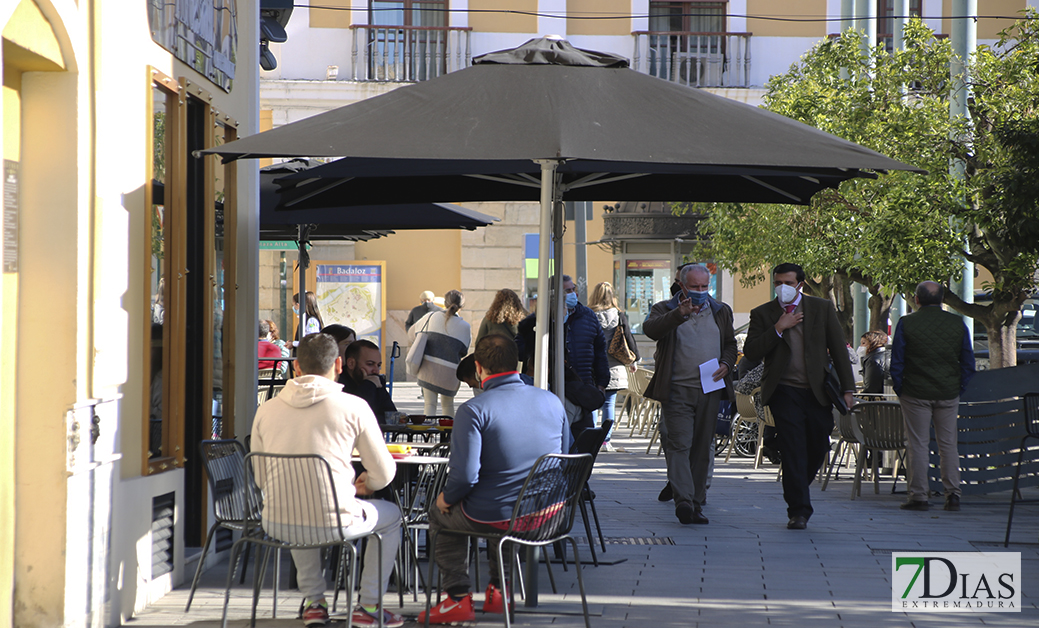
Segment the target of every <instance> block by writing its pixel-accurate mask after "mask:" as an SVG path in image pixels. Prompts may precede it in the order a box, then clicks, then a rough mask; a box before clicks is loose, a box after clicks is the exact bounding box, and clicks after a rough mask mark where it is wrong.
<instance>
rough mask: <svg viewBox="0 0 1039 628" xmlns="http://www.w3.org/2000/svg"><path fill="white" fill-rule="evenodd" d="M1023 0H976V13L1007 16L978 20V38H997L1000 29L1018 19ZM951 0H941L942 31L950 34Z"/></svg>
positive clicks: (1024, 3)
mask: <svg viewBox="0 0 1039 628" xmlns="http://www.w3.org/2000/svg"><path fill="white" fill-rule="evenodd" d="M1026 5H1027V2H1025V0H980V1H979V2H978V15H1000V16H1008V17H1007V18H1006V19H982V20H978V39H998V38H999V33H1000V31H1002V30H1004V29H1006V28H1010V27H1011V26H1013V25H1014V22H1015V21H1017V20H1018V19H1020V18H1021V17H1022V16H1021V11H1023V10H1024V9H1025V6H1026ZM952 7H953V4H952V0H942V17H943V18H946V19H943V20H942V33H945V34H952V20H950V19H948V18H949V16H951V15H952Z"/></svg>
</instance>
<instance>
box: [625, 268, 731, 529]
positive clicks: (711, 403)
mask: <svg viewBox="0 0 1039 628" xmlns="http://www.w3.org/2000/svg"><path fill="white" fill-rule="evenodd" d="M679 283H680V284H681V285H682V290H680V291H679V292H678V293H677V294H675V295H674V296H673V297H672V298H671V299H670V300H668V301H661V302H659V303H656V304H654V305H653V308H652V309H651V310H650V312H649V317H648V318H646V321H645V322H644V323H643V324H642V331H643V332H644V333H645V334H646V335H647V336H649V337H650V338H651V339H653V340H656V341H657V350H656V353H655V354H654V360H655V361H656V372H655V373H654V375H653V379H652V380H650V382H649V385H648V386H647V387H646V392H645V395H646V396H647V397H649V398H650V399H655V400H657V401H659V402H661V404H662V410H663V413H662V415H663V416H662V421H663V427H662V429H661V430H660V433H661V437H662V442H663V445H664V456H665V459H666V460H667V479H668V481H669V482H670V484H671V488H672V491H673V492H674V498H675V515H676V516H677V517H678V520H679V521H681V522H682V523H698V524H706V523H707V522H708V519H707V517H706V516H705V515H704V514H703V504H704V501H705V500H706V499H707V473H708V469H709V466H710V462H711V442H712V441H713V440H714V428H715V422H716V420H717V416H718V402H719V401H721V400H722V398H723V395H724V396H725V398H728V399H735V396H734V394H733V390H732V377H731V375H730V374H731V372H732V370H733V366H734V365H735V364H736V337H735V334H734V333H733V329H732V308H730V307H729V306H728V305H726V304H724V303H721V302H720V301H716V300H714V299H712V298H711V296H710V294H709V291H710V283H711V271H710V270H708V268H707V267H706V266H704V265H703V264H690V265H688V266H685V267H684V268H682V270H681V273H680V275H679Z"/></svg>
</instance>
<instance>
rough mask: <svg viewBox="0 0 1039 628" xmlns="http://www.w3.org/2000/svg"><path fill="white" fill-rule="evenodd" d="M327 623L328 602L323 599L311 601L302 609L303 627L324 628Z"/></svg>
mask: <svg viewBox="0 0 1039 628" xmlns="http://www.w3.org/2000/svg"><path fill="white" fill-rule="evenodd" d="M327 623H328V602H326V601H325V600H324V599H321V600H319V601H317V600H316V601H313V602H311V603H310V604H307V607H306V608H304V609H303V625H304V626H324V625H325V624H327Z"/></svg>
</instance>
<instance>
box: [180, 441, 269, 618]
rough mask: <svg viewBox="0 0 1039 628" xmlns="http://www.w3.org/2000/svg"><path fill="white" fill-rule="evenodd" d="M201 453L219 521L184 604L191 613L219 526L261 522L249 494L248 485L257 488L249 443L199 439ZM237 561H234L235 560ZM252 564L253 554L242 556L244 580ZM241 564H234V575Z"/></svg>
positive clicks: (237, 526) (233, 527)
mask: <svg viewBox="0 0 1039 628" xmlns="http://www.w3.org/2000/svg"><path fill="white" fill-rule="evenodd" d="M198 448H199V453H200V454H201V455H202V465H203V466H204V467H205V469H206V478H207V479H208V480H209V492H210V494H211V495H212V497H213V514H214V516H215V517H216V521H215V522H214V523H213V525H212V526H210V528H209V534H207V535H206V544H205V545H204V546H203V547H202V556H200V557H199V559H198V567H197V568H196V569H195V577H194V578H193V579H192V581H191V593H189V594H188V604H187V606H186V607H185V608H184V612H185V613H187V612H188V611H190V610H191V601H192V600H193V599H194V597H195V590H196V589H197V588H198V580H199V578H200V577H201V576H202V567H203V565H204V564H205V562H206V555H207V554H208V553H209V546H210V544H211V543H212V542H213V536H214V534H215V533H216V531H217V529H218V528H224V529H225V530H231V531H234V532H246V531H247V528H248V527H249V526H256V525H258V524H259V519H260V513H259V510H256V511H250V510H249V503H250V502H249V499H248V498H247V497H246V488H247V487H248V488H249V489H250V490H253V491H255V490H256V489H255V487H254V486H252V485H251V484H250V483H249V479H248V477H247V476H246V475H245V471H244V469H243V467H242V463H243V461H244V460H245V454H246V452H245V447H243V446H242V444H241V443H239V442H238V441H236V440H234V439H227V440H204V441H202V442H201V443H199V447H198ZM232 564H234V563H232ZM248 564H249V555H248V554H245V555H244V556H243V557H242V580H241V582H245V569H246V567H247V566H248ZM236 568H237V565H236V566H235V567H234V568H232V570H231V572H232V575H233V573H234V570H235V569H236Z"/></svg>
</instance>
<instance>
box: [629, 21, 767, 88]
mask: <svg viewBox="0 0 1039 628" xmlns="http://www.w3.org/2000/svg"><path fill="white" fill-rule="evenodd" d="M632 36H633V37H634V39H635V54H634V55H632V64H631V65H632V68H634V69H635V70H637V71H639V72H643V73H645V74H649V75H650V76H656V77H658V78H662V79H664V80H667V81H672V82H674V83H681V84H682V85H688V86H690V87H747V86H749V85H750V37H751V34H750V33H682V32H656V31H636V32H634V33H632Z"/></svg>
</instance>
